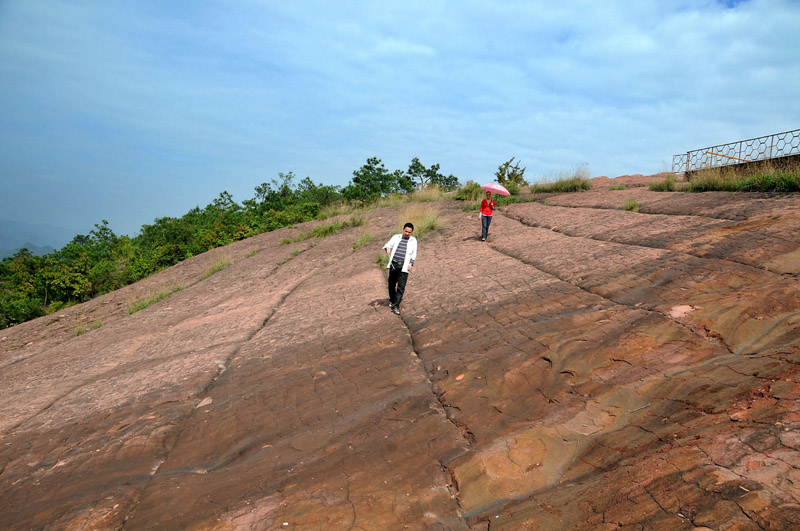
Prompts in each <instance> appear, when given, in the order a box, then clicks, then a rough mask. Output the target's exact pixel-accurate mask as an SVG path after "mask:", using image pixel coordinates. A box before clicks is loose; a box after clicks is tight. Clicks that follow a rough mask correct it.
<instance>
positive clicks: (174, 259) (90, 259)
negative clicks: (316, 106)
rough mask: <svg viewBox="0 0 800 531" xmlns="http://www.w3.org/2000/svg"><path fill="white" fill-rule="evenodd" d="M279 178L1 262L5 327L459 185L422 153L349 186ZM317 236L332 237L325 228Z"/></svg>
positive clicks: (367, 169)
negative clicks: (234, 246) (222, 251)
mask: <svg viewBox="0 0 800 531" xmlns="http://www.w3.org/2000/svg"><path fill="white" fill-rule="evenodd" d="M278 176H279V179H278V180H275V179H273V180H272V181H271V182H270V183H262V184H261V185H259V186H257V187H256V188H255V196H254V197H253V198H251V199H247V200H244V201H242V203H241V204H239V203H236V202H235V201H234V200H233V197H232V196H231V195H230V194H229V193H228V192H227V191H225V192H222V193H221V194H220V195H219V197H218V198H217V199H215V200H214V201H213V202H212V203H211V204H209V205H207V206H206V207H205V208H200V207H195V208H193V209H192V210H190V211H189V212H187V213H186V214H184V215H183V216H181V217H179V218H173V217H162V218H158V219H156V220H155V221H154V222H153V223H152V224H148V225H143V226H142V228H141V230H140V231H139V234H137V235H136V236H134V237H129V236H118V235H116V234H115V233H114V231H113V230H112V229H111V227H109V225H108V222H107V221H105V220H103V221H102V222H101V223H100V224H97V225H95V228H94V229H93V230H91V231H90V232H89V234H88V235H78V236H75V238H73V240H72V241H71V242H69V243H68V244H67V245H65V246H64V247H62V248H61V249H59V250H57V251H54V252H52V253H50V254H47V255H43V256H34V255H33V254H32V253H31V252H29V251H28V250H27V249H21V250H20V251H18V252H17V253H16V254H15V255H14V256H11V257H8V258H5V259H3V260H2V261H0V328H7V327H9V326H13V325H15V324H18V323H22V322H24V321H27V320H30V319H33V318H36V317H39V316H42V315H46V314H48V313H53V312H57V311H59V310H61V309H62V308H65V307H67V306H70V305H73V304H77V303H80V302H84V301H88V300H90V299H92V298H94V297H97V296H99V295H102V294H104V293H108V292H111V291H114V290H116V289H119V288H121V287H123V286H126V285H128V284H131V283H133V282H136V281H138V280H141V279H143V278H145V277H147V276H149V275H151V274H153V273H156V272H157V271H160V270H162V269H165V268H167V267H169V266H172V265H174V264H177V263H178V262H180V261H182V260H185V259H187V258H190V257H192V256H195V255H198V254H200V253H203V252H205V251H208V250H210V249H213V248H215V247H220V246H223V245H227V244H229V243H233V242H235V241H238V240H242V239H245V238H249V237H251V236H255V235H257V234H261V233H263V232H268V231H272V230H276V229H279V228H281V227H288V226H292V225H294V224H296V223H302V222H305V221H311V220H314V219H325V218H327V217H330V216H332V215H338V214H341V213H343V212H347V213H353V211H354V210H357V209H360V208H369V207H370V205H373V204H376V203H379V202H381V201H384V200H386V198H388V197H392V196H408V195H410V194H411V193H412V192H414V188H415V184H416V180H420V182H423V183H425V184H436V185H437V186H438V187H439V188H441V189H443V190H451V189H454V188H456V187H457V186H458V179H457V178H456V177H454V176H452V175H450V176H447V177H445V176H444V175H442V174H441V173H439V165H438V164H434V165H432V166H431V167H430V168H426V167H425V166H424V165H422V164H421V163H420V161H419V159H417V158H415V159H413V160H412V162H411V164H410V165H409V169H408V171H402V170H395V171H394V172H389V171H388V170H387V169H386V168H385V166H384V165H383V163H382V162H381V161H380V159H378V158H376V157H371V158H369V159H367V162H366V164H364V165H363V166H362V167H361V168H359V169H358V170H356V171H354V172H353V178H352V179H351V181H350V183H349V184H348V185H347V186H345V187H344V188H340V187H338V186H327V185H322V184H319V185H317V184H315V183H314V182H312V181H311V179H310V178H308V177H306V178H304V179H302V180H301V181H300V183H299V184H297V185H296V186H295V185H294V182H293V181H294V178H295V176H294V174H293V173H291V172H289V173H287V174H284V173H279V174H278ZM362 223H363V220H362ZM352 226H357V222H356V223H353V225H352ZM340 228H341V227H340ZM318 230H319V231H322V229H318ZM337 230H338V229H337ZM312 236H319V237H324V235H323V234H321V232H320V233H318V234H312Z"/></svg>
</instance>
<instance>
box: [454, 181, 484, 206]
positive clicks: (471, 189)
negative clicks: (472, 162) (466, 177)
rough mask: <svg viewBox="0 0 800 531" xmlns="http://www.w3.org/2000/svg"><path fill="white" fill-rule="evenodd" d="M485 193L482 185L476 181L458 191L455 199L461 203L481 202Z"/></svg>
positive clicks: (469, 182) (467, 183) (468, 182)
mask: <svg viewBox="0 0 800 531" xmlns="http://www.w3.org/2000/svg"><path fill="white" fill-rule="evenodd" d="M484 193H485V192H484V191H483V190H482V189H481V185H480V184H478V183H476V182H475V181H467V182H466V184H465V185H464V186H462V187H461V188H459V189H458V191H457V192H456V195H455V199H457V200H459V201H479V200H480V199H481V197H483V195H484Z"/></svg>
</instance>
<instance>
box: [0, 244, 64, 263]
mask: <svg viewBox="0 0 800 531" xmlns="http://www.w3.org/2000/svg"><path fill="white" fill-rule="evenodd" d="M22 248H25V249H27V250H29V251H30V252H31V254H33V255H36V256H41V255H44V254H49V253H52V252H53V251H55V250H56V248H55V247H52V246H50V245H44V246H42V247H40V246H38V245H34V244H32V243H31V242H25V243H24V244H23V245H20V246H19V247H17V248H16V249H0V259H3V258H6V257H8V256H14V255H15V254H17V251H19V250H20V249H22Z"/></svg>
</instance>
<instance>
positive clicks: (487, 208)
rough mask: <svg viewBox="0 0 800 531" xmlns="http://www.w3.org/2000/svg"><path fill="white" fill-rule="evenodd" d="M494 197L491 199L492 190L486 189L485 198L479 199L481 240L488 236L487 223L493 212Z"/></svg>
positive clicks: (490, 219) (490, 220) (483, 240)
mask: <svg viewBox="0 0 800 531" xmlns="http://www.w3.org/2000/svg"><path fill="white" fill-rule="evenodd" d="M494 207H495V205H494V199H492V192H489V191H488V190H487V192H486V199H484V200H483V201H481V214H480V216H481V229H482V230H481V241H482V242H485V241H486V238H488V237H489V224H490V223H491V222H492V214H494Z"/></svg>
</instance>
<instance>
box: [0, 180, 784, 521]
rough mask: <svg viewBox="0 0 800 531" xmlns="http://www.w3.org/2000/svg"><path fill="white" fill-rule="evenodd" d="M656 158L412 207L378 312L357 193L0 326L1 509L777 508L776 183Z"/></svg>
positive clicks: (120, 516)
mask: <svg viewBox="0 0 800 531" xmlns="http://www.w3.org/2000/svg"><path fill="white" fill-rule="evenodd" d="M618 179H622V178H618ZM658 179H663V176H650V177H646V178H645V177H641V176H626V177H625V178H624V179H622V180H617V179H615V181H617V182H618V183H620V182H623V181H624V182H625V183H627V184H626V189H625V190H610V189H608V186H607V184H608V183H606V185H602V182H601V181H603V180H602V179H598V180H596V183H595V185H596V186H595V189H593V190H592V191H589V192H582V193H575V194H563V195H553V194H549V195H548V197H547V202H546V204H545V203H543V202H542V203H540V202H537V201H533V202H526V203H519V204H514V205H509V206H507V207H502V208H501V209H500V211H499V212H498V213H497V215H496V216H495V219H494V221H493V223H492V227H491V231H490V236H489V241H488V242H480V241H478V238H477V236H478V235H479V230H480V224H479V221H478V219H477V216H476V215H475V214H474V213H465V212H464V211H463V210H462V207H463V205H462V204H461V203H457V202H452V201H443V202H440V203H436V204H435V205H436V206H437V208H438V209H439V211H440V222H441V223H440V227H441V228H440V229H439V230H438V231H436V232H434V233H433V234H431V235H430V236H427V237H426V238H424V239H423V240H422V241H421V242H420V249H419V256H418V263H417V266H416V267H415V270H414V272H413V273H412V274H411V277H410V279H409V283H408V290H407V294H406V298H405V300H404V302H403V308H402V315H401V317H400V318H398V317H397V316H395V315H393V314H392V313H391V312H390V311H389V309H388V306H387V305H386V296H387V295H386V286H385V277H384V273H383V271H381V270H380V269H379V268H378V267H377V266H376V265H375V263H374V261H375V257H376V256H377V255H378V254H379V252H380V246H381V244H382V243H383V242H384V241H386V239H388V237H389V236H390V235H391V234H392V232H393V231H395V230H396V229H397V227H398V224H399V223H400V222H401V221H404V220H402V219H401V218H400V216H401V215H402V214H401V213H400V212H398V211H397V210H392V209H379V210H372V211H370V212H367V213H364V214H363V216H364V219H365V221H366V223H365V224H364V225H363V226H361V227H356V228H348V229H345V230H343V231H341V232H340V233H338V234H336V235H333V236H330V237H328V238H325V239H323V240H306V241H301V242H299V243H293V244H282V243H281V241H282V240H283V239H284V238H286V237H287V236H290V235H294V234H295V233H296V232H297V230H299V228H298V229H282V230H280V231H276V232H273V233H269V234H264V235H261V236H258V237H255V238H251V239H250V240H246V241H242V242H238V243H235V244H232V245H229V246H227V247H225V248H220V249H216V250H214V251H211V252H209V253H205V254H204V255H201V256H197V257H194V258H192V259H190V260H187V261H186V262H184V263H182V264H180V265H178V266H175V267H173V268H170V269H168V270H166V271H163V272H161V273H159V274H157V275H154V276H153V277H151V278H148V279H146V280H144V281H142V282H140V283H138V284H136V285H133V286H129V287H127V288H125V289H122V290H119V291H117V292H114V293H111V294H108V295H105V296H103V297H100V298H98V299H97V300H94V301H91V302H89V303H86V304H83V305H79V306H75V307H71V308H68V309H66V310H63V311H62V312H59V313H58V314H55V315H50V316H46V317H42V318H40V319H37V320H35V321H32V322H29V323H25V324H22V325H19V326H16V327H14V328H11V329H7V330H3V331H0V398H2V400H3V405H4V413H3V415H2V418H0V437H1V438H0V503H1V504H2V507H1V509H2V510H0V527H2V528H9V529H27V528H45V527H51V528H119V527H125V528H131V529H138V528H147V529H151V528H152V529H174V528H195V529H203V528H207V529H238V528H247V529H294V528H298V529H337V528H363V529H404V528H408V529H470V528H471V529H489V528H491V529H493V530H495V529H593V530H594V529H620V528H622V529H640V528H645V529H670V530H673V529H675V530H678V529H698V528H709V529H751V528H752V529H791V528H795V527H798V526H800V490H798V489H797V488H796V487H795V485H800V475H798V473H797V470H798V469H800V438H799V437H798V435H797V434H798V433H800V407H798V406H800V402H799V400H800V313H798V308H800V289H799V286H798V279H797V274H798V272H799V271H800V250H799V249H800V230H798V229H800V227H798V225H800V217H798V216H797V214H796V212H797V211H798V206H800V198H798V197H796V196H794V195H774V196H773V195H767V194H726V193H710V194H685V193H658V192H652V191H650V190H649V189H648V188H647V186H646V185H647V183H648V182H651V181H653V180H658ZM628 198H632V199H636V200H637V201H638V202H639V205H640V212H639V213H633V212H626V211H623V210H621V208H620V207H621V205H622V204H623V203H624V201H625V199H628ZM534 199H536V197H534ZM362 230H367V231H369V232H370V233H371V234H372V235H373V236H374V242H373V243H372V244H370V245H369V246H366V247H364V248H361V249H359V250H357V251H353V242H354V241H355V240H356V238H357V236H358V233H359V232H360V231H362ZM223 258H224V259H227V260H229V261H230V262H231V265H230V266H229V267H227V268H225V269H223V270H222V271H220V272H218V273H216V274H213V275H211V276H208V277H206V275H205V273H206V272H207V271H208V270H209V269H210V268H211V267H212V266H213V265H214V264H216V263H218V262H219V261H220V259H223ZM179 286H180V287H183V289H182V290H177V291H175V288H177V287H179ZM165 290H167V291H175V292H174V293H173V294H172V295H170V296H169V297H167V298H165V299H163V300H161V301H159V302H158V303H155V304H153V305H151V306H150V307H148V308H146V309H144V310H141V311H139V312H136V313H133V314H130V315H129V314H128V313H127V308H128V306H129V305H130V304H131V303H132V302H135V301H137V300H141V299H143V298H146V297H149V296H152V295H154V294H156V293H159V292H161V291H165ZM97 323H99V325H97ZM93 325H94V326H93ZM78 327H82V328H84V329H86V330H88V331H87V332H86V333H85V334H82V335H76V333H75V331H76V329H77V328H78Z"/></svg>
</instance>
